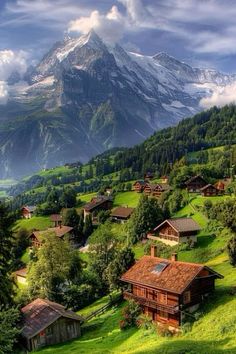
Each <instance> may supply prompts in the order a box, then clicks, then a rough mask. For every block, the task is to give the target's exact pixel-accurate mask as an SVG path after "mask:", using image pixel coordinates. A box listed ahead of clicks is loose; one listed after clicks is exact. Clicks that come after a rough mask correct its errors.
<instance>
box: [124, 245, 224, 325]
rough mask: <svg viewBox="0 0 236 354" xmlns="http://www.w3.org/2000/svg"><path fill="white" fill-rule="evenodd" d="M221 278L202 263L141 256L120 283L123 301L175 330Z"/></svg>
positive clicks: (154, 249) (153, 251)
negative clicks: (139, 308) (138, 307)
mask: <svg viewBox="0 0 236 354" xmlns="http://www.w3.org/2000/svg"><path fill="white" fill-rule="evenodd" d="M222 278H223V276H222V275H221V274H219V273H217V272H215V271H214V270H212V269H211V268H209V267H207V266H205V265H203V264H195V263H187V262H179V261H178V260H177V255H176V254H173V255H172V257H171V259H163V258H159V257H157V256H156V247H155V246H152V247H151V256H143V257H142V258H141V259H140V260H138V261H137V262H136V263H135V264H134V265H133V266H132V267H131V268H130V269H129V270H128V271H127V272H126V273H124V274H123V275H122V277H121V280H122V281H123V282H124V283H125V284H126V290H125V291H123V296H124V299H126V300H130V299H133V300H134V301H136V302H137V303H138V304H140V306H141V307H142V309H143V312H144V313H145V314H147V315H148V316H150V317H151V319H152V320H153V321H156V322H158V323H159V324H163V325H166V326H168V327H169V328H170V329H175V328H178V327H179V326H180V325H181V321H182V319H183V318H184V317H185V316H186V315H187V313H188V312H192V311H195V310H196V309H197V308H198V307H199V304H200V303H201V302H203V301H204V299H205V298H206V297H207V296H208V295H209V294H210V293H212V292H213V291H214V289H215V280H216V279H222Z"/></svg>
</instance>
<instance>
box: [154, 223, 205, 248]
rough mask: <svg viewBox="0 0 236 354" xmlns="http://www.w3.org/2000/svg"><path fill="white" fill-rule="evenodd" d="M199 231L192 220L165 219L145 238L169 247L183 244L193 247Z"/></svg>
mask: <svg viewBox="0 0 236 354" xmlns="http://www.w3.org/2000/svg"><path fill="white" fill-rule="evenodd" d="M199 231H200V226H199V225H198V224H197V223H196V222H195V221H194V220H193V219H192V218H176V219H167V220H165V221H163V222H162V223H161V224H160V225H158V226H157V227H155V229H154V230H153V231H151V232H149V233H148V234H147V238H149V239H151V240H157V241H161V242H163V243H165V244H167V245H171V246H173V245H176V244H178V243H183V242H188V243H191V244H192V245H194V244H195V243H196V242H197V234H198V232H199Z"/></svg>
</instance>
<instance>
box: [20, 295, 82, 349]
mask: <svg viewBox="0 0 236 354" xmlns="http://www.w3.org/2000/svg"><path fill="white" fill-rule="evenodd" d="M21 313H22V323H21V327H22V331H21V337H22V343H23V344H24V346H25V347H26V348H27V350H29V351H34V350H37V349H39V348H41V347H43V346H46V345H52V344H57V343H62V342H65V341H68V340H71V339H74V338H78V337H79V336H80V335H81V329H80V326H81V323H82V321H83V318H82V317H81V316H79V315H77V314H76V313H74V312H72V311H69V310H66V309H65V307H64V306H62V305H60V304H58V303H55V302H51V301H49V300H45V299H36V300H34V301H33V302H31V303H30V304H28V305H26V306H25V307H23V308H22V309H21Z"/></svg>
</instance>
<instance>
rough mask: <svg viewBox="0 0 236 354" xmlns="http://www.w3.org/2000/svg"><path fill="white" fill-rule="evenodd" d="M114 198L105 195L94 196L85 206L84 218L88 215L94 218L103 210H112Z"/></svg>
mask: <svg viewBox="0 0 236 354" xmlns="http://www.w3.org/2000/svg"><path fill="white" fill-rule="evenodd" d="M112 204H113V203H112V198H111V197H107V196H104V195H100V196H98V197H94V198H92V199H91V201H90V202H89V203H87V204H86V205H85V206H84V219H85V218H86V216H87V215H91V216H92V219H93V220H94V217H95V216H96V215H97V214H98V212H99V211H101V210H110V209H111V208H112Z"/></svg>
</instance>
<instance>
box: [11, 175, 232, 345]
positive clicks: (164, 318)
mask: <svg viewBox="0 0 236 354" xmlns="http://www.w3.org/2000/svg"><path fill="white" fill-rule="evenodd" d="M154 181H155V176H154V175H153V174H152V173H150V172H148V173H146V174H145V176H144V179H143V180H137V181H134V182H133V184H132V190H131V191H126V192H125V191H124V192H123V194H122V197H121V195H120V194H119V195H118V196H117V194H116V193H114V192H113V190H112V188H111V187H108V188H106V189H105V190H104V192H103V193H102V194H97V195H96V193H90V194H89V193H88V195H86V196H85V201H84V202H83V204H82V207H80V208H79V209H78V210H77V211H76V213H75V214H77V215H79V220H80V221H78V223H82V224H83V225H84V226H85V225H86V223H87V225H89V226H88V230H89V229H90V231H89V232H88V233H87V234H86V236H85V234H84V235H83V237H81V234H82V233H83V231H82V229H81V231H79V232H78V223H77V224H76V223H75V222H74V220H75V215H74V214H73V212H71V210H72V209H73V208H72V209H71V210H70V209H68V208H67V209H62V210H61V212H60V213H57V214H51V215H50V216H47V217H45V218H46V219H47V225H48V227H46V228H45V227H43V226H40V229H37V227H33V228H31V227H29V228H28V230H27V231H28V232H27V233H26V234H27V236H25V237H27V242H26V244H27V245H28V247H27V248H26V249H25V250H24V252H23V256H22V257H21V263H22V265H24V266H23V267H20V268H19V269H17V270H15V272H14V273H13V278H14V279H15V280H14V281H15V283H16V287H17V288H18V290H17V292H18V295H17V296H18V297H19V298H21V297H22V296H23V299H27V297H28V295H27V296H26V293H27V288H28V287H29V286H30V287H32V280H31V279H30V277H31V276H32V274H33V272H32V269H33V267H34V265H33V264H34V260H35V259H36V260H37V257H39V254H40V253H39V252H40V249H41V250H43V249H45V250H46V247H49V250H50V247H54V246H55V244H58V245H59V244H62V243H64V242H66V243H67V247H68V251H69V252H70V254H71V255H72V254H77V256H78V255H79V257H81V259H82V261H83V262H84V265H83V266H82V267H85V268H86V267H87V266H88V264H89V262H91V263H92V264H93V266H95V267H98V266H99V263H96V260H95V258H96V254H97V256H99V254H100V252H101V254H100V255H101V256H102V254H103V253H102V252H105V251H104V250H103V251H101V249H102V248H107V253H106V257H108V254H109V252H110V251H112V252H113V253H112V252H111V255H113V256H112V257H115V255H116V253H117V254H118V255H119V252H121V254H120V257H121V259H122V258H123V257H125V258H127V259H128V261H127V262H125V258H123V259H124V260H123V263H124V265H123V266H122V267H119V264H118V263H115V262H114V263H111V267H110V268H109V265H108V269H109V272H112V273H111V274H110V273H109V275H108V278H107V279H109V281H108V280H107V279H106V281H105V283H106V282H107V281H108V282H109V284H110V285H109V287H108V290H105V291H104V290H103V291H101V292H100V295H98V298H99V297H100V296H102V294H103V297H104V295H105V298H106V296H107V293H109V292H110V294H111V295H109V296H111V298H112V297H113V299H112V300H111V299H110V300H109V301H108V302H107V303H105V306H103V307H102V306H100V307H98V308H97V307H96V306H95V311H91V312H90V313H88V312H87V311H88V310H86V315H84V312H83V305H81V306H82V308H81V310H79V311H72V310H71V308H72V309H73V308H74V309H78V307H76V305H73V306H68V305H65V302H64V304H63V300H62V299H61V301H62V303H60V302H56V301H55V300H54V301H52V298H53V299H56V298H58V299H60V296H56V294H55V295H53V294H52V295H53V296H52V295H51V293H50V291H51V290H50V291H49V292H44V291H41V290H40V289H38V290H37V291H35V295H36V294H40V293H42V294H44V295H43V297H42V298H41V297H36V298H35V295H33V293H32V295H31V298H32V302H29V303H25V306H24V307H22V308H21V313H22V322H21V326H22V327H21V328H22V330H21V334H20V336H21V345H22V348H26V349H27V350H28V351H32V350H33V351H34V350H37V349H40V348H42V347H44V346H51V345H54V344H62V343H64V342H67V341H68V340H74V339H76V338H80V337H81V335H82V337H81V338H83V336H84V335H86V328H87V326H88V325H89V323H90V322H91V321H93V319H96V318H97V317H99V316H103V313H104V312H105V313H106V311H109V309H110V308H112V307H113V306H118V307H119V306H124V305H123V303H124V301H125V303H126V302H128V304H129V302H130V305H127V306H126V307H129V306H130V307H131V308H132V306H138V309H136V312H137V314H141V313H142V314H143V316H146V317H143V318H142V316H141V315H140V316H141V317H140V318H141V319H140V320H138V318H139V317H138V315H137V318H136V319H132V321H134V322H135V321H140V323H142V322H143V323H146V322H148V321H151V322H152V323H154V324H155V325H156V326H157V327H158V328H159V331H162V332H163V333H166V334H168V335H170V336H176V335H177V334H178V333H181V332H182V331H183V329H182V328H184V324H185V323H187V324H188V323H192V322H193V319H194V318H195V317H194V316H195V314H196V313H198V311H199V309H201V308H202V306H204V304H205V303H208V302H209V299H211V297H212V296H213V294H214V292H215V287H216V283H217V284H218V282H219V284H220V282H221V281H222V279H223V278H224V276H225V274H222V273H221V271H220V270H219V271H218V270H217V267H216V270H215V267H213V268H212V267H211V266H209V265H208V262H207V260H208V258H207V256H206V257H205V259H206V263H205V262H203V263H202V262H199V258H201V257H198V256H196V257H195V256H194V254H195V252H196V251H197V250H198V247H199V244H200V245H201V242H202V241H201V240H204V239H205V238H208V237H210V239H211V236H206V231H205V229H206V228H207V222H206V220H207V216H206V213H205V211H204V209H206V205H207V202H210V203H213V205H214V203H215V202H216V203H218V202H219V200H220V201H225V200H228V199H230V198H231V197H230V193H229V192H228V190H227V187H228V185H229V183H230V180H229V178H224V179H222V180H218V181H216V182H215V184H210V183H208V181H207V180H206V179H205V178H203V177H202V176H201V175H195V176H192V177H191V178H188V179H186V181H185V182H184V184H183V186H182V190H183V191H184V193H187V195H188V200H189V201H190V202H189V203H186V206H185V207H183V208H182V210H181V209H180V210H178V212H177V213H174V215H173V216H172V215H170V214H168V213H163V211H162V209H161V207H160V203H161V201H163V199H164V198H165V196H166V195H168V196H170V195H171V194H172V193H173V192H174V191H173V188H172V186H171V185H170V184H169V178H168V176H163V177H161V178H159V179H158V181H155V182H154ZM127 196H129V198H128V199H129V200H127ZM79 198H83V195H80V196H79ZM117 200H118V202H117ZM195 200H196V201H197V204H196V205H194V201H195ZM123 201H127V204H125V203H123ZM199 201H201V208H200V209H199V205H198V203H199ZM152 203H153V205H152ZM142 205H146V208H147V209H148V210H146V212H147V213H148V214H149V215H148V214H145V212H143V214H142V213H141V209H142ZM211 205H212V204H211ZM149 208H150V210H149ZM153 208H154V209H153ZM186 208H190V211H188V212H187V213H185V209H186ZM74 210H75V209H73V211H74ZM153 210H154V211H153ZM157 211H158V212H157ZM70 212H71V214H73V215H72V217H71V218H68V217H66V216H68V215H69V214H70ZM138 212H139V214H138ZM158 213H159V214H158ZM204 214H205V215H204ZM145 215H147V216H146V217H145ZM199 216H200V218H199ZM135 217H136V218H138V219H137V220H136V222H137V225H136V226H139V225H141V224H142V223H143V224H144V225H145V228H144V230H145V232H143V230H141V231H139V232H140V235H139V236H138V235H135V237H137V239H135V241H132V242H131V240H129V241H128V237H129V236H128V233H127V229H128V228H129V227H130V226H128V225H132V222H133V223H135ZM142 217H143V218H144V220H141V218H142ZM40 219H42V216H38V215H37V205H23V206H22V207H21V209H20V219H19V221H17V224H18V230H19V225H22V224H23V225H24V227H26V226H27V224H28V225H34V226H37V220H40ZM148 219H150V221H149V220H148ZM132 220H134V221H132ZM32 222H34V224H32ZM146 222H147V225H152V227H149V226H147V225H146V224H145V223H146ZM16 230H17V229H16ZM134 230H135V229H134ZM137 230H138V228H137ZM109 232H110V234H109V235H108V237H109V238H110V239H109V240H107V239H106V233H109ZM104 234H105V236H104ZM120 234H121V235H122V234H125V236H123V240H121V241H120V240H119V241H117V237H119V235H120ZM112 235H113V236H114V240H112ZM23 237H24V236H23ZM51 237H54V240H51V241H48V239H50V238H51ZM47 242H48V246H46V244H47ZM50 242H51V243H50ZM54 242H55V244H54ZM199 242H200V243H199ZM211 242H213V243H214V239H213V240H211ZM101 243H104V244H101ZM117 244H119V246H118V249H117V251H116V248H115V247H117ZM125 244H126V247H127V248H126V249H124V250H125V251H124V252H126V253H123V254H122V251H120V247H124V245H125ZM161 245H163V246H161ZM56 247H57V246H56ZM59 247H60V246H59ZM113 248H114V250H113ZM133 251H134V253H133ZM206 252H207V251H206ZM132 253H133V254H132ZM188 253H189V254H192V260H191V261H189V260H188V256H187V254H188ZM196 254H197V253H196ZM104 255H105V253H104ZM162 255H164V256H162ZM179 255H180V259H179ZM71 257H72V256H71ZM89 257H90V258H89ZM99 257H100V256H99ZM102 257H103V256H102ZM203 258H204V257H203ZM38 259H39V258H38ZM89 259H90V260H89ZM91 259H92V261H91ZM118 259H119V256H118ZM185 259H186V261H185ZM58 261H59V262H60V260H58ZM119 262H120V261H119ZM36 263H37V262H36ZM80 267H81V266H80ZM112 267H114V268H116V267H118V268H120V269H119V270H118V269H115V271H114V269H112ZM59 269H60V266H59V268H58V270H59ZM108 269H107V270H105V268H104V271H105V272H107V271H108ZM34 271H35V270H34ZM113 273H115V274H113ZM58 275H59V274H58ZM110 278H111V280H110ZM33 279H34V280H33V282H35V278H33ZM67 282H68V280H66V279H65V280H64V281H62V283H61V285H60V286H59V287H55V289H57V290H56V291H59V292H60V291H61V290H63V288H67V286H68V284H69V283H68V284H67ZM42 284H43V283H42ZM45 294H48V295H49V298H47V296H46V297H45ZM112 294H113V295H112ZM114 294H115V295H114ZM75 298H76V297H75ZM92 298H93V297H92V296H91V300H88V302H85V304H87V307H86V306H85V309H89V308H93V306H91V307H90V305H89V303H90V302H91V301H92ZM94 300H95V302H94V303H95V304H96V298H94ZM24 301H25V300H24ZM73 301H74V300H73ZM98 301H99V300H98ZM73 303H74V302H73ZM71 304H72V302H71ZM103 308H104V309H103ZM127 311H128V312H127V314H126V316H129V309H127ZM130 311H131V310H130ZM134 312H135V311H134ZM125 318H126V317H124V320H121V321H120V328H121V329H122V328H123V327H129V323H126V320H125ZM149 325H150V322H149ZM78 348H79V347H78Z"/></svg>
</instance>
